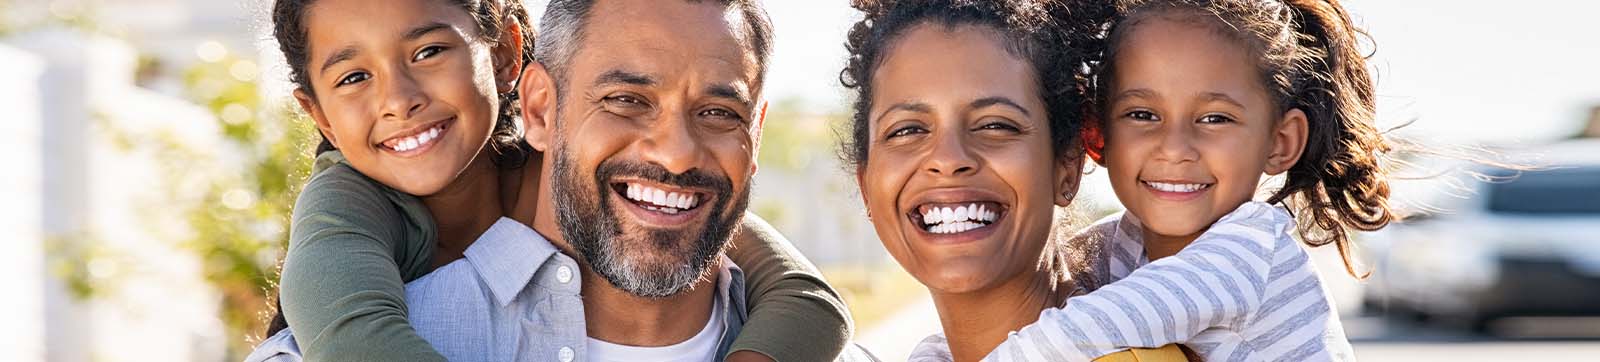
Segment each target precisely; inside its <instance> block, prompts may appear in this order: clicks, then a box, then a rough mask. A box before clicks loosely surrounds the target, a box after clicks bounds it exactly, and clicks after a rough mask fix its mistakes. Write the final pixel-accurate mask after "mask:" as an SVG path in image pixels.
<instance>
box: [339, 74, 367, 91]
mask: <svg viewBox="0 0 1600 362" xmlns="http://www.w3.org/2000/svg"><path fill="white" fill-rule="evenodd" d="M368 78H372V76H371V75H368V74H367V73H366V72H355V73H350V75H346V76H344V78H339V83H338V84H335V85H334V86H335V87H339V86H346V85H351V84H356V83H361V82H365V81H366V80H367V79H368Z"/></svg>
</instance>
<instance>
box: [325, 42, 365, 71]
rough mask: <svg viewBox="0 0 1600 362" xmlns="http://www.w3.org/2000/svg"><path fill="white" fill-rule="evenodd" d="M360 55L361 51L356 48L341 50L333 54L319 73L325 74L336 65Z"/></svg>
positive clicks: (350, 47)
mask: <svg viewBox="0 0 1600 362" xmlns="http://www.w3.org/2000/svg"><path fill="white" fill-rule="evenodd" d="M358 54H361V50H359V49H356V47H355V46H346V47H343V48H339V50H337V51H334V52H333V55H332V56H329V57H328V60H326V61H323V62H322V69H321V70H318V71H317V72H318V73H325V72H327V71H328V68H333V66H334V65H336V64H339V63H341V62H344V61H346V60H350V59H355V57H356V55H358Z"/></svg>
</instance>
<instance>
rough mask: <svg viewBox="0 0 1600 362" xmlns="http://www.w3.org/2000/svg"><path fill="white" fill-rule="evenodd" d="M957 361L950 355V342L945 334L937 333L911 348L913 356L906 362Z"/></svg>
mask: <svg viewBox="0 0 1600 362" xmlns="http://www.w3.org/2000/svg"><path fill="white" fill-rule="evenodd" d="M954 359H955V356H954V355H952V354H951V353H950V342H949V341H948V340H946V339H945V337H944V333H935V334H933V335H931V336H928V337H927V338H923V339H922V341H921V342H917V346H916V347H912V348H911V356H910V357H909V358H907V359H906V362H949V361H952V360H954Z"/></svg>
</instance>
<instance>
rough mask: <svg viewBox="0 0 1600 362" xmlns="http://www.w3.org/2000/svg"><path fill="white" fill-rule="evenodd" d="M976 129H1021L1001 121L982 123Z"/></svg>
mask: <svg viewBox="0 0 1600 362" xmlns="http://www.w3.org/2000/svg"><path fill="white" fill-rule="evenodd" d="M978 130H979V131H983V130H999V131H1012V132H1017V131H1021V129H1019V128H1017V127H1016V126H1012V125H1009V124H1005V123H1001V122H990V123H984V124H983V125H982V126H978Z"/></svg>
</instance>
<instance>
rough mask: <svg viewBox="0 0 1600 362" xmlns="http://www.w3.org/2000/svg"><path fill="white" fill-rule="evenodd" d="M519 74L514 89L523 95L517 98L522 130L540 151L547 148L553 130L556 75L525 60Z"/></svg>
mask: <svg viewBox="0 0 1600 362" xmlns="http://www.w3.org/2000/svg"><path fill="white" fill-rule="evenodd" d="M521 74H522V76H521V80H519V81H518V83H517V93H518V94H521V95H522V96H521V98H519V99H518V100H517V106H518V107H521V108H522V129H523V132H524V134H525V135H526V137H527V140H528V145H529V146H533V149H536V150H539V152H549V151H550V150H549V148H550V143H551V141H552V137H554V136H555V131H556V119H555V117H556V92H557V90H556V84H555V79H553V78H551V77H550V72H549V70H547V69H545V67H544V64H540V63H539V62H533V63H528V66H527V67H525V68H523V69H522V73H521Z"/></svg>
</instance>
